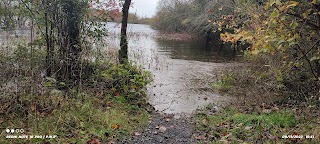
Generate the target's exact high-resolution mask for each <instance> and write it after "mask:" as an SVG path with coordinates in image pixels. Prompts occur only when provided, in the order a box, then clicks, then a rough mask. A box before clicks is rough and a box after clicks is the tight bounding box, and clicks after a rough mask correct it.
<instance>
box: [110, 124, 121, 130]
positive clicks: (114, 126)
mask: <svg viewBox="0 0 320 144" xmlns="http://www.w3.org/2000/svg"><path fill="white" fill-rule="evenodd" d="M119 127H120V126H119V125H117V124H113V125H111V128H112V129H114V130H115V129H119Z"/></svg>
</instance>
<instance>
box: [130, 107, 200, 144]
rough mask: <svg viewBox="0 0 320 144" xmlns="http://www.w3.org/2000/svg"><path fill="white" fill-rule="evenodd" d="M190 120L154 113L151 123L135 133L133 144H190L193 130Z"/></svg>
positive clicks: (188, 118) (183, 117)
mask: <svg viewBox="0 0 320 144" xmlns="http://www.w3.org/2000/svg"><path fill="white" fill-rule="evenodd" d="M192 127H193V126H192V124H191V118H190V117H187V116H180V117H179V118H175V116H174V115H173V114H160V113H156V112H155V113H154V114H153V115H152V119H151V122H150V123H149V125H148V127H147V128H146V129H145V130H144V131H143V132H141V133H140V132H136V133H135V134H134V136H133V138H132V142H131V143H133V144H158V143H164V144H190V143H195V141H194V140H193V139H192V135H193V130H192V129H193V128H192Z"/></svg>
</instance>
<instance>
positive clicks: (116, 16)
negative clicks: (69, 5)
mask: <svg viewBox="0 0 320 144" xmlns="http://www.w3.org/2000/svg"><path fill="white" fill-rule="evenodd" d="M89 15H90V16H93V17H94V18H95V19H94V21H108V22H117V23H120V22H121V20H122V19H121V16H122V12H120V10H119V9H113V10H99V9H94V8H91V9H90V11H89ZM150 21H151V18H147V17H140V16H138V15H137V14H136V13H129V15H128V23H133V24H149V23H150Z"/></svg>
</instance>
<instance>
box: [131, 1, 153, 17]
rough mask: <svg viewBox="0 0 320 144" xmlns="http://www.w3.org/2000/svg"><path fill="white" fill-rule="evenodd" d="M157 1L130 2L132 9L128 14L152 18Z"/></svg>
mask: <svg viewBox="0 0 320 144" xmlns="http://www.w3.org/2000/svg"><path fill="white" fill-rule="evenodd" d="M158 1H159V0H132V3H133V7H131V8H130V9H129V12H130V13H135V12H136V13H137V15H138V16H141V17H145V16H146V17H152V16H154V15H155V13H156V7H157V2H158Z"/></svg>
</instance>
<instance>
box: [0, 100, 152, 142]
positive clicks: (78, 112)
mask: <svg viewBox="0 0 320 144" xmlns="http://www.w3.org/2000/svg"><path fill="white" fill-rule="evenodd" d="M60 105H61V107H60V108H59V109H54V110H53V111H52V112H51V113H50V114H47V113H40V112H35V111H34V112H33V113H30V114H29V115H28V120H26V121H25V118H21V117H14V118H12V119H11V120H10V121H7V122H5V123H2V126H4V125H6V128H10V129H11V128H23V127H25V125H26V122H27V123H28V125H29V126H28V127H29V128H28V129H26V131H27V132H25V133H24V134H26V135H52V136H53V135H55V136H56V138H54V139H45V140H44V139H29V140H28V139H1V140H0V143H43V142H44V141H47V142H50V143H70V142H71V143H83V142H86V141H89V140H92V139H96V140H99V141H100V142H102V143H107V142H111V141H117V140H118V139H120V140H126V139H127V138H128V136H130V134H131V133H133V132H134V131H137V130H140V129H141V128H143V127H144V126H145V125H146V123H147V121H148V118H149V114H148V112H147V111H146V110H145V109H142V108H139V107H136V106H133V105H128V104H126V103H122V102H119V101H117V100H115V99H109V100H107V101H105V102H99V101H98V100H95V99H93V98H90V97H87V98H85V99H82V100H76V99H63V101H61V102H60ZM132 111H134V113H133V112H132ZM21 120H23V121H21ZM6 135H7V134H6V133H2V134H1V137H2V138H5V136H6Z"/></svg>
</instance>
